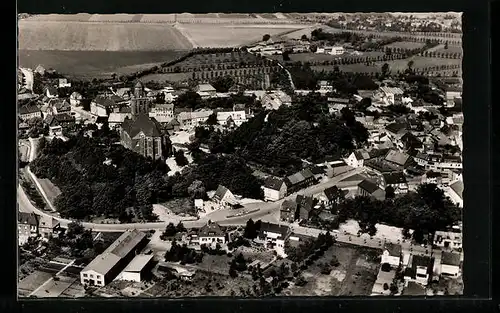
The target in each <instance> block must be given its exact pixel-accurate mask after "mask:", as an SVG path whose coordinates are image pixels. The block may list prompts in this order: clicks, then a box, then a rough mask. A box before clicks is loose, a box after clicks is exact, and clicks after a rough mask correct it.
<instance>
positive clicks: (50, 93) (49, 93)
mask: <svg viewBox="0 0 500 313" xmlns="http://www.w3.org/2000/svg"><path fill="white" fill-rule="evenodd" d="M45 96H46V97H47V98H49V99H52V98H57V97H59V95H58V93H57V89H56V88H55V87H52V86H48V87H47V88H45Z"/></svg>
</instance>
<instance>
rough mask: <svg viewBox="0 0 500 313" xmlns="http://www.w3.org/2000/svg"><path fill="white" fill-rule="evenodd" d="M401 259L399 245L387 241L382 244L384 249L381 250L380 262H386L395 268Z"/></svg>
mask: <svg viewBox="0 0 500 313" xmlns="http://www.w3.org/2000/svg"><path fill="white" fill-rule="evenodd" d="M401 260H402V249H401V245H398V244H392V243H387V244H385V246H384V251H383V252H382V260H381V262H380V263H381V264H384V263H388V264H389V265H391V266H392V267H394V268H397V267H398V266H399V265H400V264H401Z"/></svg>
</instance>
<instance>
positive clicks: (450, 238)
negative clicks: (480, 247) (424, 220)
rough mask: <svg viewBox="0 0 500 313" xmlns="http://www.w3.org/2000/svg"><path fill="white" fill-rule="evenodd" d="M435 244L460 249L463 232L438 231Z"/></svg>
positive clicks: (449, 248)
mask: <svg viewBox="0 0 500 313" xmlns="http://www.w3.org/2000/svg"><path fill="white" fill-rule="evenodd" d="M433 244H434V245H435V246H437V247H440V248H442V249H445V250H460V249H462V233H460V232H449V231H436V232H435V233H434V242H433Z"/></svg>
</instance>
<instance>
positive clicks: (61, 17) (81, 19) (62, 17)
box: [23, 13, 92, 22]
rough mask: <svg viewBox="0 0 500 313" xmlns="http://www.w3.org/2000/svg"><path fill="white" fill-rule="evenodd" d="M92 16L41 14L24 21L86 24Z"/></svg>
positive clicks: (84, 14) (85, 14)
mask: <svg viewBox="0 0 500 313" xmlns="http://www.w3.org/2000/svg"><path fill="white" fill-rule="evenodd" d="M91 16H92V14H88V13H78V14H40V15H33V16H30V17H29V18H27V19H24V20H23V21H60V22H63V21H75V22H86V21H88V20H89V19H90V17H91Z"/></svg>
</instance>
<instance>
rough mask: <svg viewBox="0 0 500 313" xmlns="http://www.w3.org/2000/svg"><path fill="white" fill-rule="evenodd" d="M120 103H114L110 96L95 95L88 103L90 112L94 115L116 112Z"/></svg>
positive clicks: (107, 114) (106, 114)
mask: <svg viewBox="0 0 500 313" xmlns="http://www.w3.org/2000/svg"><path fill="white" fill-rule="evenodd" d="M119 109H120V104H118V103H116V102H115V101H114V100H112V99H111V98H110V97H105V96H97V97H96V98H95V99H94V100H92V102H91V103H90V113H92V114H93V115H95V116H105V117H107V116H109V114H110V113H111V112H115V113H116V112H118V111H119Z"/></svg>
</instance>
